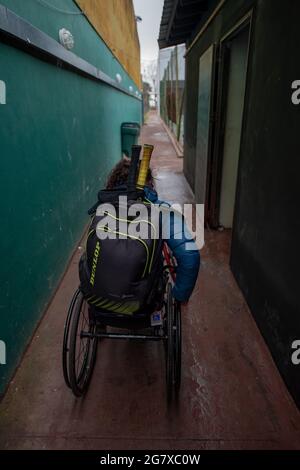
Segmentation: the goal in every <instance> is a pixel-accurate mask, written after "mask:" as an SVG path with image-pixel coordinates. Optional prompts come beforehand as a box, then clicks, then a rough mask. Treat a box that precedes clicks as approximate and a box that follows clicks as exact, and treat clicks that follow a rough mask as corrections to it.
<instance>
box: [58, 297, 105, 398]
mask: <svg viewBox="0 0 300 470" xmlns="http://www.w3.org/2000/svg"><path fill="white" fill-rule="evenodd" d="M66 327H68V328H66V330H65V338H66V348H67V351H66V354H65V359H64V362H65V365H64V373H65V375H66V377H67V379H68V383H67V385H69V387H70V388H71V389H72V392H73V393H74V395H75V396H77V397H80V396H82V395H83V394H84V393H85V391H86V390H87V388H88V386H89V383H90V380H91V377H92V373H93V369H94V366H95V361H96V353H97V345H98V340H97V338H96V337H93V336H92V335H93V334H94V333H95V332H96V324H95V322H93V320H92V319H91V318H90V315H89V307H88V304H87V302H86V301H85V300H84V298H83V295H82V293H81V291H80V290H79V289H78V290H77V291H76V293H75V295H74V297H73V299H72V302H71V305H70V309H69V314H68V318H67V323H66ZM67 330H68V331H67ZM83 332H84V333H89V334H91V336H90V337H83V336H82V333H83ZM64 347H65V345H64ZM66 377H65V378H66ZM66 382H67V381H66Z"/></svg>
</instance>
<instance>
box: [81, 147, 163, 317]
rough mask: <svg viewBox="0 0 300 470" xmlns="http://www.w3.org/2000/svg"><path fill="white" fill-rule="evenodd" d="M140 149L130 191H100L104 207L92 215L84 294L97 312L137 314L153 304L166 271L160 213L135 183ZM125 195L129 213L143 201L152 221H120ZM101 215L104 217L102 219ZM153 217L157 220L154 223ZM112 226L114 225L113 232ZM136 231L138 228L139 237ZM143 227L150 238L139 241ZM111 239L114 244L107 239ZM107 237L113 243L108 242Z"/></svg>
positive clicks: (84, 259) (99, 205)
mask: <svg viewBox="0 0 300 470" xmlns="http://www.w3.org/2000/svg"><path fill="white" fill-rule="evenodd" d="M135 150H136V152H137V153H138V155H139V151H140V147H139V148H138V146H137V147H136V149H134V148H133V157H132V160H133V164H132V165H131V166H132V167H133V170H132V172H131V174H130V175H129V178H128V180H129V182H128V186H127V187H125V188H121V189H120V188H119V189H116V190H102V191H100V192H99V194H98V203H97V204H96V205H94V206H93V208H91V209H90V211H89V213H90V214H92V213H94V217H93V219H92V223H91V225H90V228H89V231H88V237H87V242H86V250H85V253H84V255H83V256H82V258H81V260H80V263H79V277H80V284H81V290H82V292H83V294H84V296H85V298H86V300H87V301H88V303H89V304H90V305H92V306H94V307H95V308H96V309H99V310H102V311H108V312H114V313H119V314H133V313H136V312H138V311H139V310H140V309H141V307H143V308H144V307H147V306H150V305H152V304H153V301H154V299H155V293H156V292H157V290H158V288H159V284H160V282H161V279H162V269H163V260H162V244H163V240H162V238H161V236H160V235H161V234H160V214H159V210H158V208H155V206H154V205H153V204H150V203H148V202H146V201H145V200H144V192H143V191H142V190H136V189H135V185H134V184H133V182H135V179H136V174H135V173H136V167H134V160H137V158H138V157H137V153H136V154H135V155H134V151H135ZM119 196H126V197H127V199H126V207H125V210H126V213H128V211H129V210H130V207H131V206H132V204H135V203H137V202H138V203H139V204H142V208H143V212H142V213H143V214H144V213H145V214H147V217H144V219H142V217H129V218H126V219H124V218H123V217H120V211H121V207H120V204H119V201H120V199H119ZM106 203H109V204H110V205H111V207H112V208H113V209H114V211H111V212H112V213H110V212H109V210H106V207H107V205H106ZM96 207H97V210H96ZM102 209H103V210H102ZM122 209H123V211H124V205H123V207H122ZM95 211H96V213H95ZM151 211H152V212H151ZM155 211H157V212H155ZM99 213H101V215H97V214H99ZM150 214H152V215H153V214H155V217H154V218H153V217H152V218H151V217H150ZM107 221H112V222H113V224H112V225H113V229H112V228H111V224H109V223H106V222H107ZM130 227H131V228H135V229H136V231H135V235H132V230H130ZM142 228H143V230H144V233H143V235H144V236H143V237H140V236H137V235H136V233H137V232H139V231H141V230H142ZM97 232H98V235H99V236H98V235H97ZM107 232H109V234H108V233H107ZM145 233H146V237H145ZM111 234H112V235H113V236H114V238H113V239H112V238H108V237H107V235H111ZM101 235H103V236H106V237H107V238H105V239H102V238H103V237H102V236H101ZM99 237H100V238H99Z"/></svg>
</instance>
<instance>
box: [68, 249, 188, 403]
mask: <svg viewBox="0 0 300 470" xmlns="http://www.w3.org/2000/svg"><path fill="white" fill-rule="evenodd" d="M163 258H164V272H163V275H164V281H165V282H164V286H165V291H164V301H163V308H162V310H163V324H162V325H160V326H149V325H147V326H142V329H147V330H150V331H149V334H140V333H134V332H131V333H117V332H116V333H108V332H107V331H106V326H107V325H108V326H110V327H111V326H112V325H111V324H110V323H109V321H108V322H107V321H105V313H104V314H103V315H102V321H101V314H100V315H99V318H96V316H95V315H94V314H93V313H92V311H91V307H90V306H89V305H88V303H87V302H86V300H85V299H84V297H83V294H82V292H81V290H80V287H79V288H78V289H77V290H76V292H75V293H74V296H73V298H72V300H71V303H70V307H69V311H68V315H67V319H66V322H65V328H64V338H63V351H62V353H63V354H62V364H63V374H64V379H65V382H66V385H67V386H68V387H69V388H70V389H71V390H72V392H73V394H74V395H75V396H76V397H80V396H82V395H84V393H85V392H86V391H87V389H88V386H89V383H90V380H91V378H92V374H93V370H94V367H95V363H96V355H97V348H98V342H99V340H100V342H101V341H102V340H103V339H117V340H124V339H125V340H143V341H163V343H164V346H165V361H166V384H167V393H166V395H167V400H168V401H171V399H172V397H173V396H175V397H178V393H179V389H180V384H181V308H180V302H178V301H176V300H175V299H174V298H173V296H172V287H173V284H174V281H175V277H176V261H175V259H174V257H173V256H172V254H171V252H170V250H169V248H168V246H167V245H166V243H164V245H163ZM86 307H87V310H88V315H87V316H86V315H85V310H86ZM102 313H103V312H102ZM113 316H114V317H115V318H117V319H119V320H120V324H122V322H123V321H124V323H123V324H124V325H125V324H126V320H127V318H128V316H126V317H124V315H115V314H113ZM141 319H144V320H145V321H146V323H149V321H150V314H149V315H147V316H145V317H141ZM135 321H136V323H134V322H135ZM132 322H133V323H132V325H131V326H130V328H129V327H128V326H123V327H122V326H121V325H120V324H119V326H117V328H118V329H127V330H128V329H132V328H133V329H138V328H141V324H139V322H138V320H137V318H134V319H132ZM112 327H114V326H112ZM78 338H79V352H78ZM83 342H85V347H82V343H83ZM80 358H81V359H82V361H81V363H80V365H79V367H78V364H77V359H80Z"/></svg>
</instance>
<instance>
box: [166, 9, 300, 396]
mask: <svg viewBox="0 0 300 470" xmlns="http://www.w3.org/2000/svg"><path fill="white" fill-rule="evenodd" d="M299 16H300V2H298V1H297V0H291V1H289V2H282V1H281V0H272V1H271V0H222V1H220V0H198V1H191V0H181V1H180V2H177V1H175V0H165V3H164V11H163V16H162V21H161V28H160V36H159V45H160V48H166V47H171V46H175V45H176V44H181V43H185V44H186V54H185V57H186V67H185V70H186V76H185V105H184V109H185V112H184V117H185V125H184V129H185V131H184V173H185V176H186V178H187V180H188V182H189V184H190V186H191V188H192V189H193V191H194V193H195V197H196V201H197V202H198V203H205V207H206V223H207V225H208V226H209V227H212V228H217V227H219V226H222V227H225V228H226V229H229V230H232V243H231V256H230V265H231V268H232V271H233V273H234V275H235V278H236V280H237V282H238V284H239V286H240V287H241V289H242V291H243V293H244V295H245V298H246V300H247V302H248V304H249V306H250V308H251V311H252V313H253V315H254V318H255V320H256V322H257V324H258V326H259V328H260V330H261V332H262V334H263V336H264V338H265V340H266V342H267V344H268V345H269V348H270V350H271V353H272V355H273V357H274V360H275V361H276V364H277V366H278V368H279V370H280V372H281V374H282V376H283V378H284V380H285V381H286V383H287V385H288V386H289V389H290V391H291V393H292V394H293V396H294V398H295V399H296V401H297V403H298V404H300V381H299V372H300V369H299V367H300V366H295V365H294V364H293V363H292V360H291V356H292V353H293V349H292V343H293V340H296V339H297V340H299V339H300V300H299V296H298V290H299V279H300V276H299V264H300V257H299V228H300V227H299V210H300V193H299V174H300V159H299V153H300V151H299V122H300V121H299V112H300V108H299V104H298V103H299V100H298V99H297V97H296V96H297V94H298V96H299V90H298V91H297V90H296V89H297V86H299V83H300V82H298V85H297V80H299V79H300V63H299V60H296V58H297V57H298V56H299V47H298V42H299V41H298V39H299V31H298V30H299V28H298V23H297V21H298V20H297V19H298V18H299ZM293 93H295V95H294V98H292V96H293ZM199 314H201V312H199ZM237 315H238V312H237ZM241 334H243V332H241ZM251 361H252V362H253V363H255V358H251Z"/></svg>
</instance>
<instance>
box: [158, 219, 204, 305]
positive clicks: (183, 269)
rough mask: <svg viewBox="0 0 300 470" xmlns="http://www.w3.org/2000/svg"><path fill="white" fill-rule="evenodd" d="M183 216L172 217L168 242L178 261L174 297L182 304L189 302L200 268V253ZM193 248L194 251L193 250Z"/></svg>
mask: <svg viewBox="0 0 300 470" xmlns="http://www.w3.org/2000/svg"><path fill="white" fill-rule="evenodd" d="M182 221H183V217H182V216H181V215H179V214H178V215H174V214H172V216H171V221H170V236H169V238H168V239H167V240H166V242H167V244H168V246H169V248H170V249H171V251H172V253H173V255H174V257H175V258H176V261H177V270H176V282H175V286H174V288H173V295H174V297H175V299H176V300H178V301H180V302H187V301H188V300H189V298H190V296H191V294H192V292H193V289H194V287H195V284H196V281H197V277H198V272H199V268H200V253H199V250H198V248H197V246H196V243H195V242H194V241H193V240H192V238H191V236H190V234H189V231H188V229H187V227H186V224H185V222H184V221H183V222H182ZM191 248H192V249H191Z"/></svg>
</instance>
